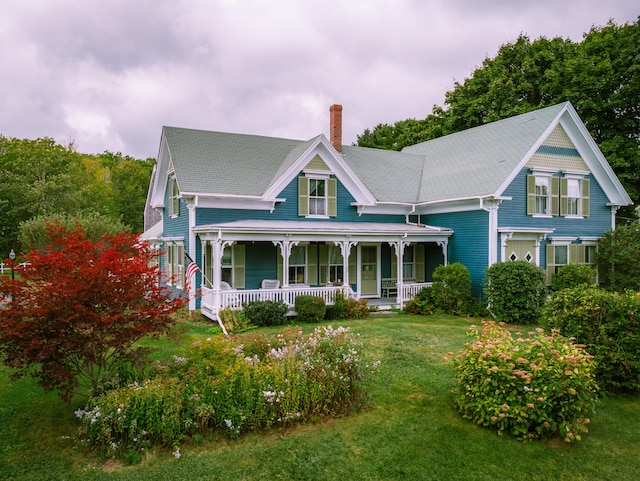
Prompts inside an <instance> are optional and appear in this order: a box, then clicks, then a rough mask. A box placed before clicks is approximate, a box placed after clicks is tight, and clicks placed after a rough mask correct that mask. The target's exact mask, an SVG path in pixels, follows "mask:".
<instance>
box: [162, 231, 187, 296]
mask: <svg viewBox="0 0 640 481" xmlns="http://www.w3.org/2000/svg"><path fill="white" fill-rule="evenodd" d="M165 274H166V276H167V284H169V285H171V286H175V287H177V288H178V289H182V286H183V285H184V244H183V243H182V241H169V242H167V244H166V257H165Z"/></svg>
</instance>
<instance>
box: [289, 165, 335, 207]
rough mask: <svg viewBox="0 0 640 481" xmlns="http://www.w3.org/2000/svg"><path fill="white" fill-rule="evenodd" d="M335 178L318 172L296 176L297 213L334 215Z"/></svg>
mask: <svg viewBox="0 0 640 481" xmlns="http://www.w3.org/2000/svg"><path fill="white" fill-rule="evenodd" d="M337 188H338V187H337V180H336V179H333V178H330V177H329V176H323V175H319V174H307V175H305V176H301V177H298V215H300V216H305V217H336V215H337V203H336V202H337Z"/></svg>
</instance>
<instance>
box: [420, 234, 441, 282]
mask: <svg viewBox="0 0 640 481" xmlns="http://www.w3.org/2000/svg"><path fill="white" fill-rule="evenodd" d="M441 265H444V253H443V252H442V247H440V246H439V245H438V244H435V243H430V244H425V246H424V269H425V280H426V281H427V282H433V271H435V270H436V268H437V267H438V266H441Z"/></svg>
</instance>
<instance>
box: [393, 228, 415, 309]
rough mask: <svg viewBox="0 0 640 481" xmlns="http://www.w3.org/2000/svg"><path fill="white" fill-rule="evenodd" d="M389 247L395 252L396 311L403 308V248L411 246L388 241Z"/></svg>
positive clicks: (401, 241) (407, 243) (401, 242)
mask: <svg viewBox="0 0 640 481" xmlns="http://www.w3.org/2000/svg"><path fill="white" fill-rule="evenodd" d="M389 245H390V246H391V247H393V248H394V250H395V251H396V259H397V263H396V277H397V279H398V284H397V290H398V294H397V296H398V298H397V300H398V309H402V308H403V307H404V295H403V286H404V248H405V247H406V246H408V245H411V242H406V241H403V240H402V239H401V240H398V241H389Z"/></svg>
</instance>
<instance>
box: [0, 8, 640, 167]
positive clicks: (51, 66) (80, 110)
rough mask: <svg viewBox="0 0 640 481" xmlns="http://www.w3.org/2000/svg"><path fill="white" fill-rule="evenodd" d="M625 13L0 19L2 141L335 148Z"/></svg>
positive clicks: (86, 11) (628, 13)
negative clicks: (189, 140) (534, 42)
mask: <svg viewBox="0 0 640 481" xmlns="http://www.w3.org/2000/svg"><path fill="white" fill-rule="evenodd" d="M636 10H637V9H635V8H634V7H633V6H631V5H630V4H629V2H627V1H626V0H611V1H609V2H599V1H594V0H587V1H583V0H567V1H565V2H562V3H560V4H558V3H557V2H556V1H555V0H553V1H551V0H541V1H538V2H514V1H512V0H477V1H470V0H447V1H445V0H440V1H436V0H429V1H419V0H396V1H390V0H368V1H365V0H351V1H349V2H344V1H340V0H305V1H301V0H279V1H278V0H274V1H269V2H265V1H263V0H242V1H241V0H182V1H180V0H136V1H135V2H132V1H128V0H110V1H109V2H103V1H99V0H84V1H82V2H77V1H75V0H50V1H42V0H41V1H38V0H33V1H30V2H10V3H9V5H6V4H5V5H3V7H2V12H0V82H1V83H0V85H2V92H3V94H2V95H1V96H0V133H1V134H3V135H8V136H14V137H23V138H37V137H43V136H49V137H54V138H56V140H58V141H61V142H67V141H70V140H74V141H75V142H76V144H77V145H78V147H79V150H80V151H83V152H102V151H104V150H110V151H121V152H123V153H125V154H129V155H133V156H135V157H148V156H155V155H156V154H157V148H158V141H159V136H160V129H161V126H162V125H177V126H184V127H193V128H203V129H212V130H222V131H230V132H245V133H254V134H261V135H275V136H283V137H291V138H301V139H304V138H310V137H313V136H315V135H317V134H318V133H321V132H325V133H326V132H327V130H328V109H329V106H330V105H331V104H333V103H341V104H343V106H344V135H343V140H344V141H345V143H351V142H354V141H355V140H356V136H357V135H358V134H360V133H362V132H363V131H364V129H365V128H372V127H374V126H375V125H377V124H378V123H393V122H396V121H398V120H402V119H405V118H424V117H425V116H426V115H427V114H428V113H430V112H431V109H432V107H433V105H434V104H438V105H442V103H443V100H444V94H445V92H446V91H447V90H450V89H451V88H452V87H453V84H454V81H459V82H462V81H463V80H464V79H465V78H467V77H469V76H470V75H471V74H472V72H473V69H474V68H475V67H477V66H479V65H481V63H482V61H483V60H484V58H485V57H487V56H488V57H492V56H494V55H495V54H496V52H497V50H498V48H499V47H500V45H502V44H505V43H508V42H511V41H514V40H515V39H516V38H517V37H518V35H520V34H521V33H525V34H527V35H529V36H530V37H531V38H538V37H540V36H546V37H548V38H550V37H555V36H560V37H563V38H571V39H573V40H580V39H581V38H582V34H583V33H585V32H587V31H588V30H589V29H590V28H591V27H592V26H593V25H600V26H601V25H604V24H606V22H607V21H608V20H609V19H614V21H616V23H624V22H634V21H635V20H636V19H637V16H638V15H637V11H636Z"/></svg>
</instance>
